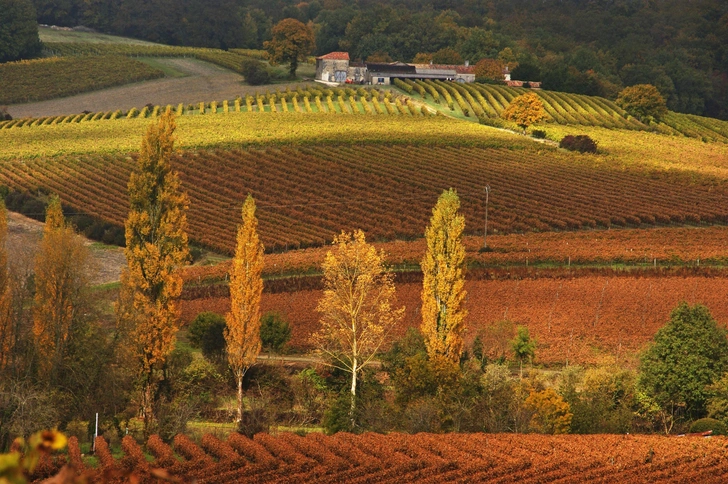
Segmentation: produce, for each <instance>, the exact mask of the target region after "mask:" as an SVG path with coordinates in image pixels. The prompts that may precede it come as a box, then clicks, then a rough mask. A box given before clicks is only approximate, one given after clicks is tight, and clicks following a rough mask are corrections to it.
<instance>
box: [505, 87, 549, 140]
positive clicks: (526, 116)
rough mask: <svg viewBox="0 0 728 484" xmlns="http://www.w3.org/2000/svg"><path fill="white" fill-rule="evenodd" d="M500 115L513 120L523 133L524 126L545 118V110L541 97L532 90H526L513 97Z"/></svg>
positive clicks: (526, 126)
mask: <svg viewBox="0 0 728 484" xmlns="http://www.w3.org/2000/svg"><path fill="white" fill-rule="evenodd" d="M501 117H502V118H503V119H506V120H509V121H513V122H514V123H516V124H517V125H518V126H520V127H521V128H522V129H523V132H524V133H525V132H526V128H528V127H529V126H531V125H532V124H536V123H539V122H541V121H543V120H544V119H546V111H545V110H544V108H543V103H542V102H541V98H539V97H538V95H536V94H534V93H532V92H527V93H526V94H522V95H520V96H518V97H517V98H515V99H513V101H511V103H510V104H509V105H508V107H507V108H506V109H505V110H504V111H503V114H501Z"/></svg>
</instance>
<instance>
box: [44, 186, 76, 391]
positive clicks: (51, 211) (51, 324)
mask: <svg viewBox="0 0 728 484" xmlns="http://www.w3.org/2000/svg"><path fill="white" fill-rule="evenodd" d="M88 262H89V253H88V249H87V248H86V247H85V246H84V244H83V241H82V240H81V239H80V238H79V237H78V236H77V235H76V233H75V231H74V230H73V228H72V227H70V226H68V225H66V221H65V219H64V217H63V211H62V209H61V201H60V199H59V198H58V197H57V196H53V197H51V199H50V203H49V204H48V208H47V209H46V222H45V228H44V229H43V239H42V241H41V243H40V246H39V247H38V253H37V255H36V258H35V304H34V306H33V336H34V339H35V347H36V355H37V356H38V368H39V370H40V375H41V376H42V378H43V379H44V380H53V379H54V378H56V377H57V376H58V371H59V368H60V366H61V363H62V360H63V357H64V355H65V353H66V349H67V346H68V344H69V339H70V338H71V333H72V330H73V324H74V322H76V321H78V320H79V316H80V314H79V313H81V312H83V311H80V307H79V306H80V305H81V303H82V293H83V291H84V290H85V289H86V288H87V285H88Z"/></svg>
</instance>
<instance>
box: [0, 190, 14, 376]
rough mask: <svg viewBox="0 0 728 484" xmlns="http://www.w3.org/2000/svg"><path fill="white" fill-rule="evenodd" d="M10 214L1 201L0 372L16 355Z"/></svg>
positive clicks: (0, 200)
mask: <svg viewBox="0 0 728 484" xmlns="http://www.w3.org/2000/svg"><path fill="white" fill-rule="evenodd" d="M7 235H8V212H7V210H6V209H5V202H4V201H3V200H2V199H0V372H2V371H3V370H4V369H5V368H7V367H8V366H10V364H11V362H12V358H13V354H14V353H15V338H16V334H15V324H14V321H13V318H12V316H11V315H12V312H11V306H12V300H11V298H12V295H11V291H10V280H9V276H8V253H7V249H6V248H5V242H6V241H7Z"/></svg>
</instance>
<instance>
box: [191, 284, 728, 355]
mask: <svg viewBox="0 0 728 484" xmlns="http://www.w3.org/2000/svg"><path fill="white" fill-rule="evenodd" d="M695 274H697V275H690V274H689V272H686V273H685V275H677V276H669V275H665V273H662V272H653V273H646V274H644V277H639V276H632V275H630V274H629V273H620V274H618V275H612V276H590V275H584V274H581V275H580V274H579V273H578V272H576V273H571V274H570V273H560V274H558V275H556V276H555V277H547V278H542V277H535V278H529V274H523V275H522V276H523V277H524V278H513V279H506V280H490V279H484V280H477V279H476V280H468V281H467V282H466V285H465V289H466V291H467V293H468V297H467V300H466V304H465V306H466V308H467V309H468V313H469V314H468V317H467V319H466V327H467V328H468V329H467V335H466V343H467V344H468V345H469V344H470V343H471V342H472V341H473V339H474V338H475V337H476V336H477V335H479V334H480V335H481V338H484V344H485V347H486V349H487V350H488V351H489V355H488V356H489V357H491V358H497V357H499V356H501V353H499V350H498V348H501V350H500V351H503V353H504V354H506V355H507V354H509V352H510V347H509V342H510V340H511V339H512V337H513V335H512V334H509V335H507V337H506V339H505V340H503V341H495V340H492V339H489V338H488V334H489V333H488V332H489V328H491V327H493V326H494V325H495V324H497V323H498V322H500V321H504V320H507V321H510V322H512V323H513V325H514V327H515V325H525V326H527V327H528V329H529V331H530V333H531V336H535V338H536V340H537V341H538V348H537V350H536V361H537V363H539V364H556V365H561V364H580V365H582V364H586V365H589V364H595V363H604V362H607V361H614V360H615V359H616V360H618V362H619V363H620V364H622V363H624V364H627V365H633V364H634V363H635V356H636V353H637V352H638V351H639V350H640V349H641V348H642V347H643V346H644V345H645V344H646V343H647V342H648V341H649V340H650V339H651V338H652V337H653V336H654V334H655V332H656V331H657V330H658V329H659V328H661V327H662V326H663V325H664V324H665V322H666V321H667V320H668V318H669V315H670V311H671V310H672V309H673V308H674V307H675V306H677V304H678V303H679V302H680V301H687V302H689V303H691V304H694V303H702V304H705V305H707V306H708V307H709V308H710V310H711V313H712V315H713V316H714V317H715V319H716V320H717V321H718V322H719V323H720V324H721V325H725V324H726V323H728V308H727V307H726V305H725V294H726V292H727V291H728V279H726V278H725V275H724V274H718V275H715V274H711V273H706V274H703V275H701V273H700V272H696V273H695ZM485 275H486V276H487V275H488V274H485ZM411 279H414V277H411ZM421 291H422V283H421V282H408V283H399V284H398V285H397V303H398V304H399V305H403V306H405V308H406V310H405V319H404V322H403V324H402V325H401V326H400V327H398V328H397V329H396V331H394V332H393V336H394V337H395V338H399V337H401V336H403V335H404V333H405V332H406V330H407V328H409V327H413V328H417V327H419V326H420V324H421V317H420V313H419V308H420V305H421V302H422V301H421ZM321 296H322V292H321V290H316V289H300V290H297V291H293V292H288V291H281V292H265V293H264V294H263V300H262V310H263V311H276V312H278V313H280V314H282V315H284V316H285V317H286V318H287V319H288V321H290V323H291V329H292V339H291V343H290V344H291V346H292V347H293V348H295V349H297V350H302V351H307V350H310V349H311V343H310V341H309V338H310V336H311V334H312V333H313V332H315V331H317V330H318V329H319V318H320V314H319V313H317V312H316V311H315V309H316V304H317V303H318V300H319V299H320V298H321ZM229 305H230V299H229V297H228V296H227V295H220V296H215V297H200V298H197V299H189V300H183V301H181V302H180V308H181V310H182V315H181V321H182V323H183V324H187V323H189V322H190V321H192V320H193V319H194V318H195V316H197V315H198V314H199V313H200V312H203V311H214V312H217V313H219V314H225V312H227V311H228V310H229Z"/></svg>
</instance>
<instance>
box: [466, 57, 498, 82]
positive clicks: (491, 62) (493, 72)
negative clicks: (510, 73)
mask: <svg viewBox="0 0 728 484" xmlns="http://www.w3.org/2000/svg"><path fill="white" fill-rule="evenodd" d="M504 67H505V64H503V62H502V61H500V60H498V59H481V60H480V61H478V63H477V64H475V67H474V68H473V70H474V71H475V77H477V78H478V79H481V78H482V79H490V80H493V81H502V80H503V68H504Z"/></svg>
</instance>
